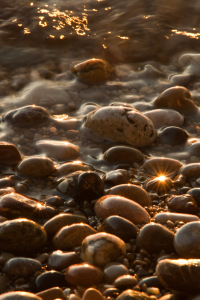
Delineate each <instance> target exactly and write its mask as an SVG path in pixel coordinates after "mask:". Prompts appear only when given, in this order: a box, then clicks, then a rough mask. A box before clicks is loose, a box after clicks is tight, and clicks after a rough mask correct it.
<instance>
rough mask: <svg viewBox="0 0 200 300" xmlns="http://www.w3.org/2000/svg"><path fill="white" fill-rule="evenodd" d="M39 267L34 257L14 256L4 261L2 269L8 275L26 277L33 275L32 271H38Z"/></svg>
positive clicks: (40, 266) (39, 264)
mask: <svg viewBox="0 0 200 300" xmlns="http://www.w3.org/2000/svg"><path fill="white" fill-rule="evenodd" d="M41 268H42V265H41V263H40V262H39V261H38V260H36V259H32V258H26V257H14V258H11V259H10V260H9V261H7V262H6V264H5V266H4V268H3V270H4V272H5V273H6V274H7V275H8V276H11V277H14V276H17V277H23V278H26V277H29V276H32V275H34V273H35V272H37V271H40V270H41Z"/></svg>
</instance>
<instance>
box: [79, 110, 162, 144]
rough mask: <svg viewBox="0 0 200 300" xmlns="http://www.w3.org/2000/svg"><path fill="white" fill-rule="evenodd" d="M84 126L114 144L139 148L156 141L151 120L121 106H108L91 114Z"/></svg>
mask: <svg viewBox="0 0 200 300" xmlns="http://www.w3.org/2000/svg"><path fill="white" fill-rule="evenodd" d="M84 126H85V127H87V128H89V129H91V130H92V131H94V132H95V133H97V134H98V135H100V136H102V137H104V138H106V139H109V140H111V141H113V142H118V143H124V144H128V145H131V146H133V147H138V148H139V147H146V146H148V145H150V144H152V143H153V142H154V140H155V139H156V132H155V130H154V125H153V123H152V122H151V120H150V119H148V118H147V117H146V116H144V115H143V114H142V113H140V112H139V111H137V110H135V109H131V108H125V107H120V106H107V107H103V108H99V109H97V110H95V111H93V112H91V113H89V114H88V115H87V117H86V120H85V123H84Z"/></svg>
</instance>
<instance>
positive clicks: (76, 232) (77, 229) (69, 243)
mask: <svg viewBox="0 0 200 300" xmlns="http://www.w3.org/2000/svg"><path fill="white" fill-rule="evenodd" d="M96 232H97V231H96V230H95V229H93V228H92V227H91V226H89V225H87V224H83V223H80V224H72V225H69V226H64V227H62V228H61V229H60V230H59V231H58V232H57V233H56V235H55V236H54V238H53V240H52V243H53V246H54V248H55V249H59V250H72V249H73V248H74V247H78V246H81V243H82V241H83V240H84V238H85V237H86V236H88V235H90V234H94V233H96Z"/></svg>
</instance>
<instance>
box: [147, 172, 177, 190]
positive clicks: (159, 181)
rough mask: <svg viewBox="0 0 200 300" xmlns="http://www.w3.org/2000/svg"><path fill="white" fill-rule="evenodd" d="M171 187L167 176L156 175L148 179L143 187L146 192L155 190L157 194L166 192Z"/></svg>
mask: <svg viewBox="0 0 200 300" xmlns="http://www.w3.org/2000/svg"><path fill="white" fill-rule="evenodd" d="M171 188H172V180H171V178H169V177H165V176H164V177H163V176H162V177H160V176H159V177H157V178H154V179H153V180H149V181H148V182H147V184H146V185H145V189H146V191H148V192H157V193H158V194H162V193H167V192H169V191H170V190H171Z"/></svg>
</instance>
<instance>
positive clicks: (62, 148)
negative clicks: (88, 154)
mask: <svg viewBox="0 0 200 300" xmlns="http://www.w3.org/2000/svg"><path fill="white" fill-rule="evenodd" d="M36 149H38V151H39V152H40V153H44V154H45V155H46V156H47V157H51V158H56V159H58V160H73V159H76V158H77V157H78V156H79V149H78V147H76V146H75V145H74V144H71V143H69V142H61V141H53V140H49V141H47V140H42V141H38V142H37V143H36Z"/></svg>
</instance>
